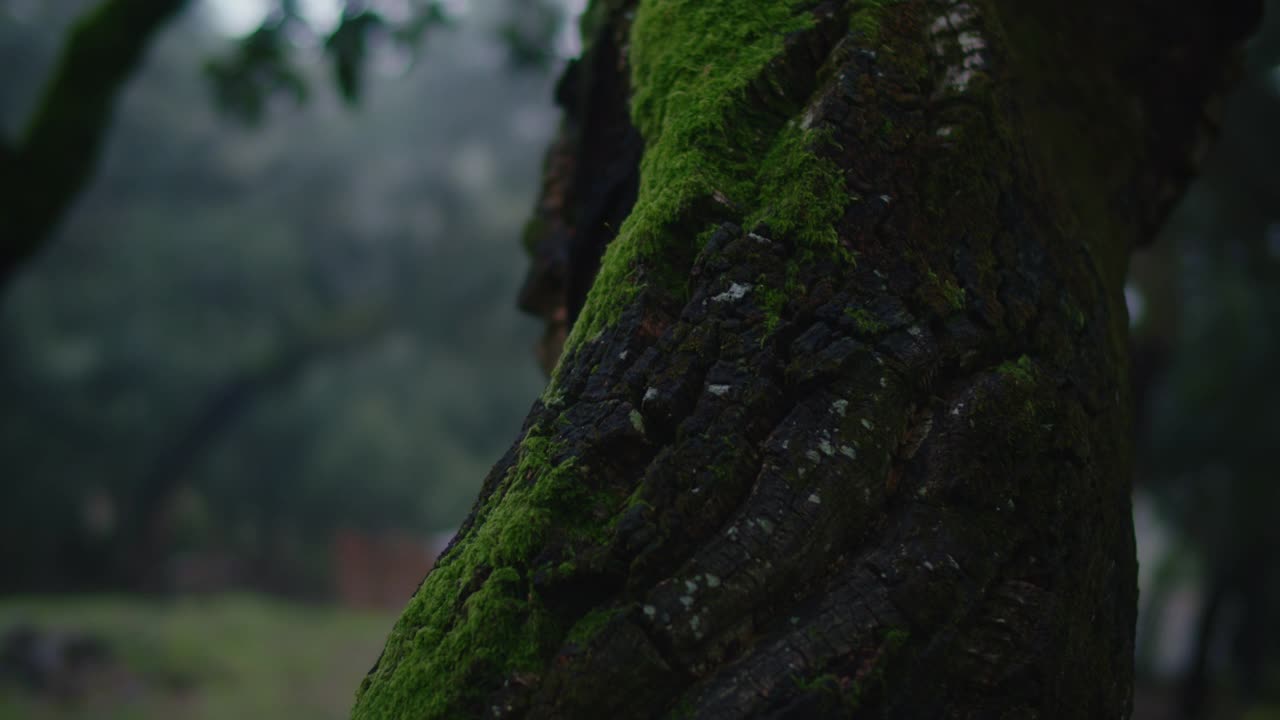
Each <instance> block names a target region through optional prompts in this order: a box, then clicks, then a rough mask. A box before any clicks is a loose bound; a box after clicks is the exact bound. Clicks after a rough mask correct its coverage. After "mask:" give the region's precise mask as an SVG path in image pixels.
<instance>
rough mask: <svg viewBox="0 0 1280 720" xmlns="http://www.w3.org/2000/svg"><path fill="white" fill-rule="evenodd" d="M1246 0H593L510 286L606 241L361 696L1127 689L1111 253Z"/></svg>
mask: <svg viewBox="0 0 1280 720" xmlns="http://www.w3.org/2000/svg"><path fill="white" fill-rule="evenodd" d="M1258 13H1259V7H1258V4H1257V3H1256V2H1238V3H1235V4H1232V5H1229V6H1228V5H1224V4H1222V3H1208V2H1190V1H1189V0H1188V1H1184V2H1178V3H1175V6H1170V5H1169V4H1168V3H1167V2H1165V3H1155V2H1145V1H1138V0H1134V1H1132V2H1128V3H1113V2H1112V3H1108V2H1102V1H1101V0H1088V1H1086V2H1080V3H1070V4H1062V3H1034V4H1027V3H1019V2H1015V0H986V1H978V2H945V1H942V0H932V1H926V0H898V1H896V2H895V1H893V0H864V1H861V2H855V1H848V2H837V1H828V2H755V1H751V2H748V1H746V0H714V1H713V0H642V1H641V2H639V3H638V4H637V3H635V2H629V1H627V0H611V1H603V0H597V2H595V3H594V4H593V6H592V8H591V9H590V10H589V19H588V22H586V23H584V25H586V26H587V28H588V32H587V35H588V39H589V40H593V42H591V43H590V49H589V50H588V52H587V54H586V55H585V56H584V58H583V60H582V61H581V63H580V64H579V65H578V66H577V67H578V70H577V72H582V68H584V67H589V68H591V69H592V77H593V80H592V82H590V83H586V84H585V85H584V84H579V85H578V87H577V88H576V92H578V93H585V95H586V98H585V100H584V99H583V96H581V95H579V96H578V97H577V98H576V99H575V100H574V101H573V102H568V103H566V104H567V105H568V108H567V110H568V118H567V120H566V123H565V130H564V133H562V136H561V138H560V139H559V140H558V141H557V143H556V145H555V147H554V148H553V151H552V154H551V155H550V157H549V161H548V172H547V180H546V183H545V185H544V188H543V196H542V200H541V201H540V203H539V210H538V212H537V219H536V221H535V222H534V223H532V224H531V226H530V232H529V233H528V237H527V243H528V245H529V246H530V247H531V248H532V249H533V250H534V257H535V263H534V266H533V269H532V271H531V278H530V282H529V283H527V284H526V291H528V293H527V294H526V296H525V297H526V299H528V298H536V299H537V301H536V302H532V301H529V302H526V303H525V304H526V306H529V307H532V308H534V309H535V310H536V311H537V312H539V313H541V314H544V316H546V317H548V318H549V319H550V320H551V321H552V322H553V323H560V324H561V326H562V327H563V326H565V325H567V323H568V322H570V320H569V318H571V317H573V316H574V315H575V314H576V313H574V312H571V309H570V305H571V304H572V303H573V302H574V301H573V299H572V292H571V291H570V290H569V285H570V283H569V281H568V280H567V279H566V278H567V277H568V275H570V274H571V273H573V272H575V271H578V272H586V273H587V274H588V275H590V274H595V266H594V263H593V262H592V255H594V257H598V256H599V252H600V249H601V248H602V247H603V246H604V245H606V244H607V249H605V250H604V257H603V259H602V260H601V261H600V262H599V271H598V274H595V282H594V284H593V285H592V286H591V290H590V293H589V294H588V296H587V297H586V300H585V305H583V307H582V309H581V314H580V315H578V317H577V319H576V321H573V328H572V332H571V334H570V335H569V337H568V339H567V341H566V342H565V343H564V352H563V355H562V356H561V357H560V358H559V363H558V365H557V366H556V368H555V371H554V374H553V377H552V380H551V383H550V385H549V386H548V388H547V390H546V392H545V393H544V394H543V396H542V398H541V399H540V400H539V401H538V402H536V403H535V404H534V407H533V408H532V410H531V411H530V414H529V417H528V419H527V420H526V423H525V427H524V428H523V430H522V431H521V438H520V440H519V441H518V442H517V443H516V444H515V445H514V446H513V447H512V448H511V450H510V451H508V453H507V454H506V456H505V457H504V458H503V459H502V460H501V461H499V462H498V464H497V465H496V466H495V467H494V468H493V470H492V471H491V472H490V474H489V476H488V478H487V479H486V481H485V483H484V486H483V489H482V491H481V495H480V497H479V499H478V500H477V503H476V505H475V507H474V508H473V510H472V512H471V514H470V516H469V517H468V519H467V520H466V522H465V523H464V525H463V528H462V529H461V531H460V532H459V534H458V537H457V539H456V540H455V541H454V543H453V545H452V546H451V548H450V549H449V550H448V552H447V553H446V554H445V555H444V556H443V557H442V558H441V559H440V561H439V562H438V563H437V565H436V567H435V569H434V570H433V571H432V572H431V574H430V575H428V577H427V579H426V580H425V581H424V583H423V585H422V586H421V588H420V589H419V590H418V592H417V593H416V594H415V596H414V598H413V599H412V601H411V602H410V604H409V606H408V608H407V609H406V610H405V612H404V615H403V616H402V618H401V619H400V621H399V623H398V624H397V625H396V627H395V629H394V630H393V631H392V633H391V635H390V637H389V638H388V642H387V646H386V649H385V650H384V653H383V655H382V657H381V658H380V660H379V662H378V663H377V665H376V666H375V667H374V669H373V670H372V671H371V673H370V675H369V677H368V678H367V679H366V680H365V682H364V684H363V685H362V687H361V689H360V693H359V695H358V699H357V703H356V707H355V710H354V717H356V718H402V717H482V716H483V717H533V718H573V717H601V716H603V715H605V714H609V715H613V716H618V717H628V718H630V717H635V718H649V717H658V716H677V717H683V716H689V717H699V718H742V717H795V718H815V717H817V718H821V717H850V716H854V717H863V716H865V717H876V716H885V717H902V718H914V717H984V718H985V717H1019V718H1021V717H1055V718H1056V717H1080V718H1094V717H1115V716H1117V715H1118V716H1121V717H1124V716H1127V715H1128V713H1129V712H1130V709H1131V695H1132V649H1133V646H1132V644H1133V623H1134V615H1135V604H1136V572H1135V564H1134V553H1133V529H1132V523H1131V518H1130V508H1129V495H1128V492H1129V463H1130V458H1129V455H1130V434H1131V427H1130V424H1131V411H1130V407H1129V405H1130V402H1129V389H1128V386H1127V382H1126V371H1127V359H1126V356H1125V334H1126V312H1125V309H1124V304H1123V299H1122V288H1123V278H1124V272H1125V266H1126V263H1127V256H1128V252H1129V249H1130V248H1131V247H1132V246H1134V245H1135V244H1137V243H1138V242H1141V241H1143V240H1144V239H1146V237H1147V236H1148V235H1149V234H1150V233H1151V232H1153V231H1154V229H1155V228H1157V227H1158V225H1159V223H1160V221H1161V220H1162V219H1163V216H1164V214H1165V213H1166V212H1167V211H1168V209H1169V206H1170V204H1171V202H1172V200H1173V199H1174V198H1176V196H1177V194H1178V192H1179V191H1180V189H1181V187H1182V186H1183V185H1184V184H1185V182H1186V180H1187V179H1188V178H1189V177H1190V175H1191V174H1192V172H1193V171H1194V166H1195V157H1194V155H1195V153H1196V150H1197V148H1198V147H1199V146H1200V144H1201V140H1202V139H1203V138H1204V137H1205V135H1206V133H1207V131H1209V130H1211V129H1212V122H1211V120H1210V119H1209V116H1208V115H1206V111H1205V108H1206V107H1208V106H1209V105H1210V104H1211V101H1212V99H1213V98H1214V97H1215V96H1216V95H1218V94H1219V93H1220V92H1221V91H1222V89H1223V87H1224V84H1225V78H1226V77H1227V75H1228V74H1229V70H1230V68H1231V67H1232V66H1233V62H1234V59H1235V53H1236V49H1237V48H1238V47H1239V45H1240V43H1241V42H1242V40H1243V38H1244V37H1245V36H1246V35H1247V33H1248V32H1249V30H1250V29H1251V28H1252V27H1253V25H1254V24H1255V23H1256V20H1257V16H1258ZM602 38H612V40H613V41H612V42H605V41H602ZM611 83H627V84H628V87H627V89H626V91H625V92H621V93H620V92H618V87H617V86H616V85H611ZM618 98H627V99H628V100H629V102H628V103H627V109H628V112H627V113H623V112H622V111H621V110H622V108H620V107H618V102H619V100H618ZM587 112H591V113H595V114H596V115H595V118H596V119H595V120H594V121H593V120H590V119H588V118H587V117H586V115H584V113H587ZM592 122H595V123H597V125H596V130H590V129H586V128H589V127H590V126H591V123H592ZM600 123H603V124H604V125H606V126H607V127H606V128H604V129H601V128H600ZM631 126H634V128H635V130H636V131H637V132H638V135H639V137H640V138H642V139H643V152H642V153H640V154H639V163H638V166H636V167H626V166H627V165H628V164H629V163H630V162H631V161H627V162H621V163H620V162H619V158H626V157H631V156H630V155H628V154H627V153H626V152H621V153H619V154H618V155H610V154H609V151H608V148H607V147H602V146H603V145H607V143H600V142H598V140H599V138H601V137H627V136H628V135H627V131H628V128H629V127H631ZM610 133H613V134H612V135H610ZM592 138H594V140H593V139H592ZM606 171H607V172H606ZM636 173H638V176H637V175H636ZM602 175H603V176H607V178H605V177H602ZM635 177H638V183H637V184H636V185H635V193H634V206H631V200H632V198H631V196H630V193H628V192H626V191H625V190H622V191H610V190H609V188H610V187H614V188H616V187H625V186H626V183H627V182H631V181H632V180H631V179H629V178H635ZM602 198H603V199H602ZM619 216H625V218H626V219H625V221H624V222H622V223H621V226H620V227H618V228H616V230H615V229H614V228H613V226H612V225H611V224H609V221H608V220H607V218H609V217H619ZM581 253H586V255H583V256H579V254H581ZM582 268H588V270H585V271H583V270H582ZM534 290H536V291H537V292H534ZM554 335H555V333H552V337H553V339H554ZM554 345H558V343H556V342H553V343H552V347H551V348H550V350H549V351H548V355H549V356H555V355H557V354H558V353H559V350H558V348H556V347H554Z"/></svg>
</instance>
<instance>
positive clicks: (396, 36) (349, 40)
mask: <svg viewBox="0 0 1280 720" xmlns="http://www.w3.org/2000/svg"><path fill="white" fill-rule="evenodd" d="M384 5H385V6H387V8H388V9H389V8H395V10H396V12H394V13H390V12H387V10H385V9H383V6H384ZM341 8H342V9H341V14H340V16H339V18H338V22H337V24H336V26H335V27H334V28H333V29H332V30H330V31H327V32H325V31H323V30H319V29H317V28H316V26H315V23H314V22H313V21H312V20H310V19H309V18H308V16H307V14H306V13H305V12H303V11H302V9H301V7H300V6H299V3H298V2H297V0H279V3H278V6H277V7H276V8H275V9H273V10H272V11H271V12H269V13H268V14H267V17H266V19H265V20H264V21H263V23H262V24H261V25H260V26H259V27H258V28H257V29H256V30H254V31H253V32H251V33H249V34H248V35H246V36H245V37H244V38H243V39H241V40H240V41H239V42H238V43H237V45H236V48H235V50H234V51H233V52H232V53H230V54H229V55H228V56H225V57H220V58H215V59H213V60H210V61H209V62H208V64H207V65H206V67H205V71H206V74H207V76H208V77H209V79H210V81H211V84H212V87H213V90H214V96H215V99H216V100H217V102H218V105H219V106H220V107H221V108H222V109H223V110H225V111H227V112H228V113H229V114H231V115H232V116H234V117H236V118H238V119H240V120H241V121H244V122H246V123H249V124H256V123H258V122H260V121H261V120H262V117H263V113H264V110H265V108H267V107H268V106H269V101H270V100H271V98H273V97H277V96H281V95H284V96H288V97H290V98H292V99H293V100H295V101H298V102H300V101H302V100H305V99H306V98H307V97H308V95H309V86H308V80H307V78H306V77H305V76H304V75H303V74H301V73H299V72H298V71H297V69H296V65H295V62H296V56H297V55H298V54H299V53H300V52H303V51H304V50H305V48H306V47H307V46H309V45H314V44H318V45H319V46H320V47H321V48H323V51H324V53H325V54H326V55H327V56H328V60H329V62H330V64H331V66H332V68H333V80H334V84H335V86H336V87H337V89H338V92H339V94H340V96H341V97H342V98H343V99H344V100H345V101H347V102H348V103H350V104H354V103H356V102H358V101H359V99H360V96H361V93H362V91H363V87H364V80H363V78H364V75H365V72H366V71H367V68H368V65H369V64H370V62H371V60H372V57H373V56H374V55H378V54H381V55H384V56H403V57H407V58H413V59H416V58H417V57H418V56H419V53H420V51H421V49H422V47H423V46H424V44H426V43H427V42H429V41H430V40H429V39H428V38H427V35H428V32H427V31H428V30H429V29H431V28H435V27H445V26H448V25H450V24H452V22H453V18H451V16H450V13H449V11H448V10H447V9H446V8H445V6H444V5H443V4H442V3H441V2H439V1H438V0H411V1H407V2H402V3H376V2H368V1H367V0H342V2H341ZM503 14H504V17H503V19H502V20H501V21H500V22H498V23H497V24H496V26H495V27H494V28H493V31H494V34H495V36H496V37H497V38H498V39H499V40H500V41H501V42H502V43H503V44H504V45H505V47H506V51H507V56H508V58H509V61H510V64H511V66H513V67H515V68H522V69H535V70H542V71H546V70H549V69H550V67H551V66H552V64H553V63H554V62H555V61H556V60H557V59H558V58H559V54H558V48H557V47H556V41H557V38H558V36H560V34H561V33H562V32H563V31H564V29H565V22H566V19H567V16H566V11H565V7H564V5H563V3H562V2H560V1H559V0H521V1H520V2H512V3H507V4H505V6H504V7H503Z"/></svg>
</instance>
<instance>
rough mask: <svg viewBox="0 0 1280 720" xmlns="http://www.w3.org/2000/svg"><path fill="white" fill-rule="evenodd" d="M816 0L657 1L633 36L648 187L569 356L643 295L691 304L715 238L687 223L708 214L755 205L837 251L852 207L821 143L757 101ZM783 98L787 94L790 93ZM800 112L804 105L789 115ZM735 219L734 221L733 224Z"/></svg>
mask: <svg viewBox="0 0 1280 720" xmlns="http://www.w3.org/2000/svg"><path fill="white" fill-rule="evenodd" d="M810 6H811V3H808V2H803V1H798V2H771V3H758V2H755V1H754V0H718V1H716V0H653V1H652V2H646V3H643V4H642V5H641V6H640V8H639V10H638V11H637V13H636V18H635V22H634V24H633V26H632V35H631V62H632V86H633V88H634V94H633V97H632V103H631V109H632V120H633V121H634V122H635V124H636V127H637V128H638V129H639V131H640V133H641V135H642V136H643V137H644V139H645V144H646V145H645V153H644V157H643V159H642V160H641V163H640V189H639V193H638V196H637V200H636V204H635V207H634V208H633V210H632V212H631V215H630V216H629V217H628V218H627V219H626V221H625V222H624V223H623V224H622V227H621V228H620V230H619V235H618V237H617V238H616V239H615V240H614V241H613V242H612V243H610V245H609V247H608V249H607V251H606V253H605V257H604V260H603V262H602V263H601V268H600V273H599V275H598V276H597V279H596V282H595V284H594V286H593V287H592V289H591V292H590V294H589V296H588V299H587V303H586V306H585V307H584V308H583V311H582V314H581V316H580V317H579V319H578V321H577V323H575V326H574V329H573V333H572V335H571V336H570V338H569V340H568V343H567V348H566V354H567V353H568V350H571V349H572V348H573V347H576V346H577V345H578V344H579V343H581V342H582V341H584V340H586V339H589V338H591V337H594V336H595V335H596V334H598V333H599V332H600V331H601V330H603V329H604V328H606V327H608V326H609V325H610V324H612V323H613V322H615V321H616V320H617V318H618V316H619V315H621V313H622V311H623V309H624V308H625V307H626V306H627V304H628V303H629V302H631V300H632V299H634V298H635V296H636V294H637V293H638V292H639V290H640V288H641V287H643V286H646V285H658V286H659V287H660V288H661V289H662V290H664V291H666V292H670V293H673V294H676V295H677V296H683V294H684V293H685V292H686V291H687V288H686V282H687V281H686V277H687V268H684V267H681V266H680V258H692V257H693V256H694V255H695V254H696V252H697V251H698V249H699V248H700V243H701V242H703V240H704V239H705V238H704V237H702V236H697V235H695V234H694V233H693V232H691V231H690V229H689V227H688V225H689V224H690V223H697V224H698V225H703V224H704V223H705V222H706V221H708V220H714V219H716V218H708V217H701V218H700V217H699V216H700V214H702V213H704V212H705V208H707V207H719V208H721V209H722V210H723V211H724V212H725V213H726V214H727V213H728V212H729V210H728V209H729V208H735V207H743V208H751V209H752V210H753V213H752V214H751V216H750V217H749V218H739V219H740V220H744V221H747V222H748V223H751V222H758V221H763V222H767V223H769V225H770V227H772V228H773V229H774V230H775V231H776V232H779V233H784V234H787V235H788V236H789V237H790V238H791V239H793V240H795V241H796V242H799V243H802V244H806V243H807V244H817V243H821V244H828V245H830V244H833V243H835V240H836V236H835V232H834V230H833V229H832V227H831V224H832V222H833V221H834V220H835V219H836V218H838V217H839V213H840V212H841V210H842V209H843V206H844V203H845V202H846V201H847V193H846V192H845V189H844V185H843V181H842V178H841V175H840V173H839V172H838V170H837V169H836V167H835V165H834V164H833V163H831V162H830V161H826V160H823V159H820V158H819V157H818V156H817V155H815V154H814V152H813V148H814V146H815V144H816V143H817V142H819V141H821V138H820V137H817V136H816V134H815V133H814V132H812V131H810V130H807V129H804V128H801V127H800V126H799V125H798V124H796V123H795V122H794V121H793V122H790V123H784V122H782V121H781V120H779V119H778V117H777V116H776V115H775V114H774V111H776V108H774V109H772V110H771V109H768V108H763V107H761V106H760V105H761V104H760V102H758V101H752V100H751V99H749V98H748V92H749V90H750V88H751V87H752V85H753V83H758V82H760V81H761V79H762V78H763V77H764V76H765V74H766V70H765V69H766V67H767V65H768V63H769V62H770V61H771V60H773V59H774V58H775V57H777V56H778V55H779V53H780V52H781V51H782V49H783V42H784V40H785V38H786V36H787V35H788V34H789V33H793V32H797V31H801V30H804V29H806V28H809V27H811V26H812V24H813V17H812V15H811V14H810V13H809V12H807V8H808V7H810ZM779 96H780V94H779ZM789 110H791V111H794V112H793V114H796V113H798V110H799V108H798V107H796V108H789ZM724 219H727V218H724Z"/></svg>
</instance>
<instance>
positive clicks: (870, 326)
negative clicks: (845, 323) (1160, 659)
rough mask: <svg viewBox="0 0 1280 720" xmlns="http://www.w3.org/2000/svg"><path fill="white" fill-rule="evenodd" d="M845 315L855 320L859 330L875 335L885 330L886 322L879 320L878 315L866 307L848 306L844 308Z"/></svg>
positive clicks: (854, 322)
mask: <svg viewBox="0 0 1280 720" xmlns="http://www.w3.org/2000/svg"><path fill="white" fill-rule="evenodd" d="M844 315H845V317H847V318H849V319H850V320H852V321H853V324H854V325H856V326H857V328H858V331H859V332H863V333H866V334H868V335H874V334H876V333H880V332H884V330H885V326H884V324H882V323H881V322H880V321H879V320H877V319H876V316H875V315H872V314H871V311H869V310H867V309H866V308H853V307H848V308H845V309H844Z"/></svg>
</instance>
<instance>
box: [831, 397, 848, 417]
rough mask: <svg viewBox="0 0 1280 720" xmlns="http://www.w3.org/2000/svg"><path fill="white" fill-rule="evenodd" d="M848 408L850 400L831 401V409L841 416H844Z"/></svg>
mask: <svg viewBox="0 0 1280 720" xmlns="http://www.w3.org/2000/svg"><path fill="white" fill-rule="evenodd" d="M848 409H849V401H848V400H836V401H834V402H832V403H831V411H832V412H834V413H835V414H837V415H839V416H840V417H844V412H845V410H848Z"/></svg>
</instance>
